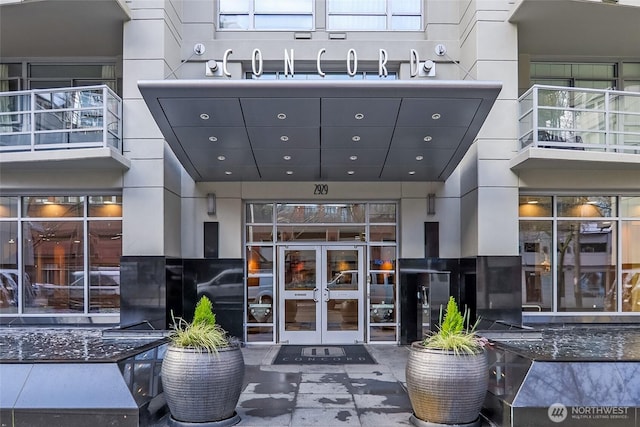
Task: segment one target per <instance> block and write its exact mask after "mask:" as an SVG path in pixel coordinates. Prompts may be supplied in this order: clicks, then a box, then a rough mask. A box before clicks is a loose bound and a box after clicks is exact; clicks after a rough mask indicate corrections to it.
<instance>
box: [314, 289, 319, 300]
mask: <svg viewBox="0 0 640 427" xmlns="http://www.w3.org/2000/svg"><path fill="white" fill-rule="evenodd" d="M316 292H318V288H313V301H315V302H318V297H317V296H316Z"/></svg>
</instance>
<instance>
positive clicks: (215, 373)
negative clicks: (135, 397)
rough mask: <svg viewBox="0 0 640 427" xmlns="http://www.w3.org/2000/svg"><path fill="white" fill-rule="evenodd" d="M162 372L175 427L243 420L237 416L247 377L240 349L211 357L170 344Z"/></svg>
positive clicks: (234, 422) (198, 351)
mask: <svg viewBox="0 0 640 427" xmlns="http://www.w3.org/2000/svg"><path fill="white" fill-rule="evenodd" d="M161 372H162V386H163V388H164V394H165V398H166V400H167V405H168V406H169V410H170V411H171V417H172V418H173V420H174V421H172V423H173V425H176V426H179V425H181V424H180V423H181V422H182V423H206V424H204V425H207V424H209V423H211V425H216V426H222V425H225V426H227V425H228V426H230V425H234V424H237V423H238V422H239V421H240V418H239V417H238V415H237V414H236V413H235V409H236V405H237V404H238V400H239V399H240V393H241V392H242V379H243V376H244V358H243V356H242V351H241V350H240V346H238V345H235V346H229V347H225V348H221V349H218V353H217V354H210V353H206V352H202V350H198V349H195V348H180V347H176V346H174V345H171V344H170V345H169V347H168V348H167V352H166V354H165V356H164V359H163V362H162V369H161ZM176 421H177V422H176ZM214 422H215V423H216V424H212V423H214Z"/></svg>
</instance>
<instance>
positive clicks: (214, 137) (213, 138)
mask: <svg viewBox="0 0 640 427" xmlns="http://www.w3.org/2000/svg"><path fill="white" fill-rule="evenodd" d="M217 140H218V137H217V136H210V137H209V141H211V142H216V141H217Z"/></svg>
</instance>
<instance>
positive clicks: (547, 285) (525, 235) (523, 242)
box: [520, 221, 553, 311]
mask: <svg viewBox="0 0 640 427" xmlns="http://www.w3.org/2000/svg"><path fill="white" fill-rule="evenodd" d="M552 230H553V223H552V221H520V256H521V257H522V268H523V274H524V283H523V289H522V308H523V310H525V311H550V310H552V308H553V301H552V295H553V293H552V273H551V271H552V269H553V258H552V250H553V240H552V239H553V231H552Z"/></svg>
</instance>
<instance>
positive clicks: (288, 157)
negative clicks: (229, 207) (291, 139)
mask: <svg viewBox="0 0 640 427" xmlns="http://www.w3.org/2000/svg"><path fill="white" fill-rule="evenodd" d="M282 158H283V159H285V160H291V156H282Z"/></svg>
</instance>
